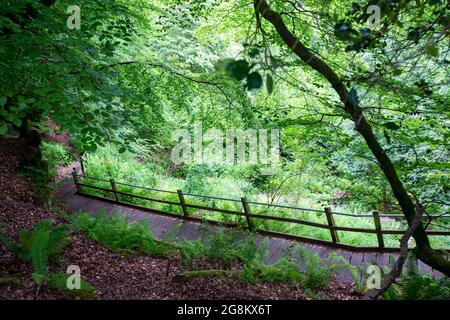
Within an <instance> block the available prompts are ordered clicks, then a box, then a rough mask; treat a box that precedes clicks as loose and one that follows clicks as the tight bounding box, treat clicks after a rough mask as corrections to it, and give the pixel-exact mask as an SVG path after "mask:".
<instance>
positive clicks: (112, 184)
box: [109, 179, 119, 202]
mask: <svg viewBox="0 0 450 320" xmlns="http://www.w3.org/2000/svg"><path fill="white" fill-rule="evenodd" d="M109 182H110V183H111V188H112V191H113V193H114V198H115V199H116V201H117V202H119V195H118V194H117V189H116V182H115V181H114V180H113V179H109Z"/></svg>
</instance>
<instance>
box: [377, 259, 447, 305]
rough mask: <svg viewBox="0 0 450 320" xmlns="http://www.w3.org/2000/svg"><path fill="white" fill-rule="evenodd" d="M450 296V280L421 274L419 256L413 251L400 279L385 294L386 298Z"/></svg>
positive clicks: (438, 298) (440, 297)
mask: <svg viewBox="0 0 450 320" xmlns="http://www.w3.org/2000/svg"><path fill="white" fill-rule="evenodd" d="M383 275H384V273H383ZM449 297H450V280H449V279H448V278H443V279H440V280H433V279H432V278H431V277H430V276H426V275H421V274H420V273H419V268H418V264H417V258H416V257H415V255H414V254H413V253H412V252H411V253H409V255H408V258H407V261H406V264H405V269H404V272H403V273H402V275H401V276H400V281H399V282H398V283H394V284H392V285H391V286H390V287H389V288H388V290H387V291H386V292H385V293H384V294H383V298H384V299H386V300H444V299H445V300H448V299H449Z"/></svg>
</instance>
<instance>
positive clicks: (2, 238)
mask: <svg viewBox="0 0 450 320" xmlns="http://www.w3.org/2000/svg"><path fill="white" fill-rule="evenodd" d="M0 242H2V243H3V244H4V245H5V247H6V249H8V250H9V251H11V252H12V253H14V254H15V255H16V256H18V257H19V258H21V259H24V260H27V258H28V254H27V252H26V251H25V250H24V248H23V247H22V246H20V245H17V244H16V243H14V242H13V241H12V240H11V239H9V238H8V237H7V236H6V235H4V234H0Z"/></svg>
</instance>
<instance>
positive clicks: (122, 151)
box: [119, 147, 127, 153]
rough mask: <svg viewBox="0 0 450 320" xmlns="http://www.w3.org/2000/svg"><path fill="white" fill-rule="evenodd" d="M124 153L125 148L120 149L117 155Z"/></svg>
mask: <svg viewBox="0 0 450 320" xmlns="http://www.w3.org/2000/svg"><path fill="white" fill-rule="evenodd" d="M125 151H127V148H125V147H122V148H120V149H119V153H124V152H125Z"/></svg>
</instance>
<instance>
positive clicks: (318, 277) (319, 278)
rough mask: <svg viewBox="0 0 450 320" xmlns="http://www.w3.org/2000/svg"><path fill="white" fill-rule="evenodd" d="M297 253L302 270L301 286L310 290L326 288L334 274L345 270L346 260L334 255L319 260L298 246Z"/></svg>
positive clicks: (317, 256)
mask: <svg viewBox="0 0 450 320" xmlns="http://www.w3.org/2000/svg"><path fill="white" fill-rule="evenodd" d="M297 252H298V254H299V257H300V259H299V261H300V266H301V268H302V270H303V280H302V282H303V285H304V286H305V287H307V288H310V289H317V288H321V287H324V286H327V285H328V284H329V283H330V281H331V277H332V276H333V275H334V274H335V273H337V272H338V271H340V270H343V269H345V268H347V264H346V263H345V262H346V260H345V259H344V258H343V257H341V256H337V255H336V254H334V253H332V254H330V255H329V256H328V257H327V258H325V259H321V258H320V257H319V255H317V254H315V253H313V252H311V251H309V250H308V249H307V248H305V247H302V246H298V249H297Z"/></svg>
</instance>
